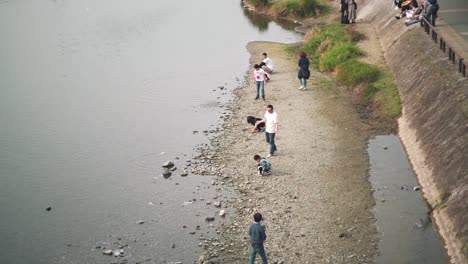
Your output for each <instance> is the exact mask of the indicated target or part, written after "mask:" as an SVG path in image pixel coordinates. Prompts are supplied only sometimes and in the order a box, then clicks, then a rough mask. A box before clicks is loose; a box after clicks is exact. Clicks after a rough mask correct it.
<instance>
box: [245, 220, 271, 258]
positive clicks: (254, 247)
mask: <svg viewBox="0 0 468 264" xmlns="http://www.w3.org/2000/svg"><path fill="white" fill-rule="evenodd" d="M254 221H255V223H253V224H251V225H250V228H249V236H250V244H251V250H250V264H254V263H255V257H256V256H257V254H259V255H260V257H261V258H262V262H263V264H268V262H267V257H266V254H265V248H264V247H263V242H265V240H266V233H265V227H264V226H262V225H260V221H262V214H260V213H255V214H254Z"/></svg>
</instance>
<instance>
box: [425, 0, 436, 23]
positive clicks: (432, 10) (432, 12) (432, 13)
mask: <svg viewBox="0 0 468 264" xmlns="http://www.w3.org/2000/svg"><path fill="white" fill-rule="evenodd" d="M426 2H427V3H429V5H430V6H429V8H428V10H427V13H426V15H425V16H424V17H426V19H427V21H428V22H429V23H431V24H432V26H435V21H436V19H437V17H438V12H439V4H438V3H437V0H427V1H426Z"/></svg>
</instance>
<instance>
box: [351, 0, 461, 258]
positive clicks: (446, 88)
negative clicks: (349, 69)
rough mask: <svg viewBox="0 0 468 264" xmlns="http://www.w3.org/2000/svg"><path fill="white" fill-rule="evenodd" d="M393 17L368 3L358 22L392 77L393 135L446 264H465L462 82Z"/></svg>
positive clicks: (376, 0)
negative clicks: (372, 36)
mask: <svg viewBox="0 0 468 264" xmlns="http://www.w3.org/2000/svg"><path fill="white" fill-rule="evenodd" d="M396 14H397V11H396V10H394V9H393V7H392V4H391V1H390V0H368V1H362V2H361V3H360V10H359V13H358V19H363V20H366V21H368V22H370V23H372V25H374V26H375V28H376V31H377V34H379V37H380V41H381V45H382V49H383V51H384V56H385V59H386V62H387V64H388V65H389V67H390V68H391V70H392V71H393V73H394V75H395V78H396V82H397V84H398V87H399V91H400V96H401V99H402V105H403V114H402V116H401V117H400V118H399V120H398V123H399V135H400V138H401V140H402V142H403V144H404V146H405V148H406V151H407V153H408V156H409V159H410V161H411V163H412V166H413V168H414V171H415V172H416V174H417V177H418V180H419V182H420V184H421V186H422V190H423V192H424V196H425V198H426V199H427V200H428V202H429V203H430V204H431V206H432V207H433V208H434V211H433V218H434V219H435V221H436V224H437V227H438V229H439V233H440V235H441V236H442V237H443V239H444V241H445V245H446V248H447V251H448V253H449V255H450V256H451V260H452V263H468V225H467V223H468V100H467V98H468V79H467V78H463V77H462V75H461V74H459V73H458V72H457V65H453V64H452V63H451V62H450V61H449V60H448V58H447V54H444V53H443V52H442V51H441V50H439V48H438V45H436V44H434V43H433V42H432V40H431V38H430V36H429V35H427V34H426V33H425V32H424V30H423V29H422V28H421V27H420V26H419V24H416V25H412V26H410V27H406V26H405V25H404V23H403V21H401V20H396V19H395V18H394V15H396ZM440 30H443V27H441V28H440ZM466 60H468V58H466Z"/></svg>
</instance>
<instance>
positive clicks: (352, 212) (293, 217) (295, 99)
mask: <svg viewBox="0 0 468 264" xmlns="http://www.w3.org/2000/svg"><path fill="white" fill-rule="evenodd" d="M285 47H286V46H285V45H284V44H278V43H269V42H253V43H250V44H249V45H248V49H249V51H250V53H251V55H252V57H251V60H250V63H251V65H253V64H255V63H258V62H259V61H260V58H261V56H260V54H261V53H262V52H268V54H269V55H270V57H271V58H272V59H273V61H274V63H275V73H274V74H273V75H272V81H271V82H268V83H267V84H266V87H265V90H266V98H267V100H266V101H265V102H263V101H261V100H258V101H255V100H254V97H255V86H254V83H253V80H252V78H251V71H250V70H249V72H248V73H247V77H246V80H247V82H246V85H245V87H242V88H239V89H237V90H236V91H235V100H234V102H233V103H232V106H231V111H232V112H231V114H230V115H228V116H227V117H226V119H225V123H224V126H223V132H222V133H221V134H219V135H218V136H217V137H216V138H215V139H214V141H215V142H216V144H215V145H216V154H215V155H213V157H212V158H213V159H212V161H213V162H214V163H215V164H216V167H218V168H222V169H221V170H220V174H221V175H223V176H222V177H218V182H220V181H223V186H226V187H225V188H228V189H232V190H235V191H236V192H237V194H238V197H237V199H235V201H234V202H233V203H232V204H231V205H230V207H233V208H234V211H235V213H233V215H231V216H230V217H231V221H230V223H229V224H225V225H224V226H223V227H222V228H221V229H220V230H219V231H220V233H221V236H222V238H221V241H220V242H221V243H219V244H218V243H205V246H204V248H205V250H206V252H205V253H204V255H203V256H202V257H201V260H205V261H201V260H199V263H246V262H247V261H248V257H249V244H250V243H249V238H248V232H247V231H248V226H249V224H250V223H251V221H252V216H253V214H254V213H255V212H260V213H262V214H263V216H264V221H263V224H264V225H265V226H266V232H267V236H268V238H267V241H266V242H265V248H266V251H267V256H268V258H269V262H271V263H282V262H284V263H372V262H373V256H374V254H375V253H376V241H375V240H376V238H377V231H376V228H375V225H374V224H373V222H374V219H373V216H372V212H371V211H370V210H371V208H372V206H373V203H374V202H373V198H372V193H371V185H370V183H369V180H368V167H369V161H368V156H367V153H366V144H367V142H366V139H367V135H368V134H369V131H370V128H369V127H368V125H366V124H363V123H362V122H361V121H360V119H359V115H358V114H357V113H356V111H355V109H354V108H353V107H352V105H351V103H350V102H349V101H350V100H349V98H347V97H348V96H347V95H346V93H342V92H341V91H340V88H339V87H336V85H335V84H334V82H333V80H332V79H330V78H329V77H327V76H324V75H321V74H320V73H318V72H316V71H312V72H311V74H312V77H311V79H310V80H309V84H308V88H309V90H307V91H299V90H298V88H299V83H298V80H297V77H296V76H297V66H296V63H297V58H295V57H291V56H290V55H289V54H288V53H287V52H286V51H285ZM268 104H272V105H273V106H274V107H275V110H276V111H277V112H278V114H279V132H278V134H277V138H276V144H277V147H278V152H277V155H275V156H273V157H272V158H270V161H271V162H272V165H273V168H272V174H271V175H270V176H266V177H260V176H257V175H256V174H255V168H256V164H255V162H254V160H253V156H254V154H260V155H261V156H266V155H267V154H268V148H269V146H268V144H267V143H266V142H265V139H264V138H265V136H264V134H263V133H251V129H252V126H251V125H249V124H247V123H246V117H247V116H249V115H254V116H257V117H262V116H263V114H264V113H265V110H266V106H267V105H268ZM224 182H226V183H227V184H226V185H224ZM208 260H209V261H211V262H209V261H208Z"/></svg>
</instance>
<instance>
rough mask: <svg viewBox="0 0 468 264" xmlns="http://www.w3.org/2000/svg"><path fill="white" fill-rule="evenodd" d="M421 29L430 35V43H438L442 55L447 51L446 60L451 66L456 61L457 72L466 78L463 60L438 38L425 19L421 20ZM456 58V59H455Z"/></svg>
mask: <svg viewBox="0 0 468 264" xmlns="http://www.w3.org/2000/svg"><path fill="white" fill-rule="evenodd" d="M421 27H424V31H425V32H426V33H427V34H428V35H429V34H430V35H431V38H432V41H434V43H435V44H437V43H439V49H441V50H442V51H443V52H444V53H446V52H447V50H448V59H449V60H450V61H452V63H453V64H455V63H456V62H457V60H458V72H459V73H461V74H462V75H463V77H466V64H465V60H464V59H463V58H462V57H461V56H460V55H459V54H460V53H459V52H455V50H454V49H453V48H452V47H450V46H449V44H447V41H445V39H444V38H442V37H439V34H438V33H437V31H436V30H435V28H434V26H432V25H431V23H429V21H427V19H426V18H425V17H423V18H422V19H421ZM456 57H458V59H456Z"/></svg>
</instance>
